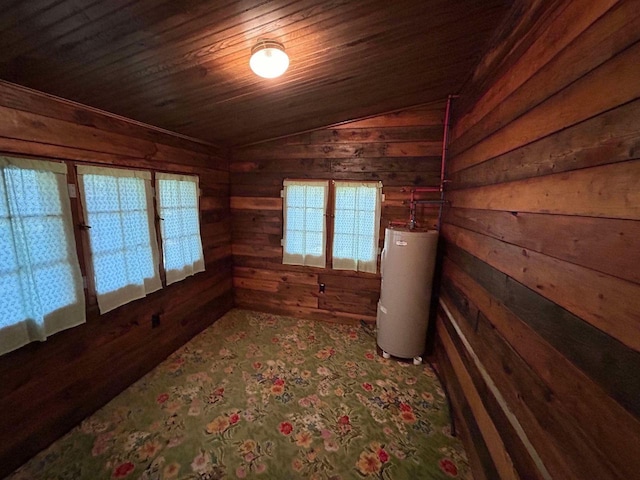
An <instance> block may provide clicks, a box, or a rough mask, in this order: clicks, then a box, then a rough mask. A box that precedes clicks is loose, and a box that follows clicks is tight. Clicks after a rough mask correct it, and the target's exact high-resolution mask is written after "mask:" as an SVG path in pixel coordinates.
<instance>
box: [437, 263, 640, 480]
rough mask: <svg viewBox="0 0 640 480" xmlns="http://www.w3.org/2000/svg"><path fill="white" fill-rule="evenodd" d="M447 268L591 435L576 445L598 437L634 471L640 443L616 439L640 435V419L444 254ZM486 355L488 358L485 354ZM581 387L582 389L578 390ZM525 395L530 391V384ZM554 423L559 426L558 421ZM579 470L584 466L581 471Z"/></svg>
mask: <svg viewBox="0 0 640 480" xmlns="http://www.w3.org/2000/svg"><path fill="white" fill-rule="evenodd" d="M444 272H445V273H444V275H445V282H450V284H451V285H455V288H456V289H459V290H460V292H461V293H462V294H463V295H464V296H466V297H467V298H468V299H470V300H469V301H473V302H474V303H475V304H476V305H477V308H478V309H479V310H481V312H482V313H483V315H484V316H486V318H487V319H488V321H490V322H491V326H492V328H495V329H496V332H497V333H498V334H500V335H501V336H502V337H503V338H504V339H505V341H506V342H507V343H508V344H509V345H510V346H511V348H513V349H514V351H516V352H517V354H518V355H519V356H520V357H522V359H523V360H524V361H525V362H526V363H527V365H529V366H530V367H531V369H532V370H533V371H534V372H535V373H536V375H538V376H539V377H540V378H541V379H542V380H543V381H544V382H545V384H546V385H548V387H549V391H550V392H552V394H551V395H550V396H547V397H545V398H549V399H550V401H552V402H553V401H557V402H560V403H561V404H562V406H563V408H564V411H565V415H566V416H567V417H570V418H572V419H573V421H574V422H575V424H576V425H578V426H579V427H580V428H581V429H583V430H584V432H585V436H586V440H583V441H580V442H579V443H578V444H577V445H575V446H576V447H580V445H581V444H583V443H585V442H590V443H591V444H592V445H593V442H594V441H595V442H597V443H596V444H595V445H594V447H593V448H596V449H599V450H601V451H602V452H604V453H605V454H606V455H607V456H608V457H609V458H610V459H611V460H612V462H613V464H614V465H615V468H616V469H623V470H626V471H627V472H628V473H627V476H628V475H629V473H631V474H632V472H633V471H634V470H636V469H637V463H638V462H639V461H640V460H639V459H640V455H638V452H637V451H635V450H637V449H640V446H637V447H636V448H635V449H620V448H618V445H617V442H618V441H619V440H620V439H621V438H637V437H640V420H639V419H638V418H637V417H635V416H633V415H632V414H631V413H629V412H628V411H627V410H625V409H624V408H623V407H622V406H621V405H620V404H619V403H617V402H616V401H615V400H614V399H612V398H611V397H610V396H609V395H608V394H607V392H605V390H604V389H603V388H602V387H601V386H600V385H599V384H597V383H596V382H594V381H593V380H592V379H591V378H589V376H588V375H587V374H585V372H583V371H581V370H580V369H578V368H577V367H576V366H575V365H574V364H572V363H571V362H570V361H569V360H568V359H567V358H566V357H565V356H564V355H563V354H562V353H561V352H560V351H558V350H557V349H556V348H554V346H552V345H551V344H550V343H548V341H546V340H545V339H544V338H543V337H541V336H540V335H539V334H538V333H537V332H536V331H535V330H533V329H532V328H531V327H530V326H529V325H527V324H526V323H525V322H524V321H523V320H521V319H520V318H518V317H517V316H516V315H515V314H514V313H512V312H511V311H509V310H508V309H507V308H505V306H504V305H503V304H502V303H501V302H500V300H499V299H496V298H495V297H493V296H492V295H491V293H489V292H488V291H487V290H485V289H484V288H483V286H481V285H479V284H478V283H477V282H476V281H475V280H474V279H472V278H471V277H470V276H469V275H468V274H466V273H465V272H464V271H463V270H462V269H461V268H460V267H459V266H458V265H456V264H455V263H453V262H452V261H450V260H445V263H444ZM550 321H555V320H552V319H550ZM461 325H462V324H461ZM489 354H490V352H488V355H489ZM482 358H485V357H484V355H483V356H482ZM576 392H581V394H580V395H576ZM525 395H528V390H527V393H525ZM547 420H549V418H548V413H546V412H545V413H542V414H541V418H540V420H539V421H540V422H541V424H542V425H545V422H546V421H547ZM551 427H554V428H555V425H552V426H551ZM560 433H562V432H560ZM543 437H544V436H543ZM561 450H564V448H562V449H561ZM541 451H542V450H541ZM582 457H583V456H582V455H577V456H570V458H569V459H568V460H567V461H569V462H572V461H573V462H575V461H580V460H581V459H582ZM605 463H608V461H605ZM579 470H580V466H578V470H577V471H579ZM636 471H637V470H636Z"/></svg>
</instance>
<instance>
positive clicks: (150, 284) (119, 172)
mask: <svg viewBox="0 0 640 480" xmlns="http://www.w3.org/2000/svg"><path fill="white" fill-rule="evenodd" d="M75 171H76V182H77V183H76V189H77V195H76V196H77V201H78V203H79V212H81V214H82V215H83V217H82V223H81V224H79V228H81V229H82V230H84V232H85V235H83V240H84V241H83V243H84V247H85V249H84V252H86V253H84V255H83V256H84V258H85V262H86V265H87V266H88V267H89V268H88V269H87V271H86V277H85V278H86V282H87V287H88V286H89V281H91V288H92V292H91V298H92V300H93V299H94V300H95V304H96V306H97V308H98V310H99V312H100V314H105V313H108V312H109V311H111V310H115V309H117V308H119V307H122V306H124V305H127V304H129V303H131V302H132V301H135V300H138V299H140V298H144V297H145V296H147V295H149V294H151V293H153V292H156V291H158V290H161V289H162V288H164V287H165V285H164V283H163V281H162V276H161V274H160V269H161V268H162V262H161V259H160V255H159V245H158V240H157V225H156V221H155V218H156V216H157V213H156V206H155V202H154V192H153V184H152V181H153V172H152V171H150V170H147V169H132V168H126V167H122V168H120V167H115V168H114V167H112V166H108V167H105V166H104V165H100V166H96V165H91V164H76V165H75ZM83 175H98V176H106V177H112V178H137V179H140V180H142V181H144V182H145V184H144V189H145V203H146V210H147V215H146V216H147V225H148V228H149V248H150V250H151V257H152V265H151V266H152V268H153V271H154V275H153V276H152V277H149V278H144V279H143V285H142V286H141V288H138V290H141V292H138V293H134V294H133V296H130V298H129V300H127V301H124V302H121V300H115V298H116V297H118V294H117V293H116V292H120V294H121V295H122V294H123V290H127V291H129V292H131V291H132V290H134V289H135V287H134V286H133V285H134V284H129V285H125V286H124V287H122V288H120V289H118V290H113V291H109V292H105V293H104V294H103V295H102V297H103V304H104V305H102V306H101V305H100V301H99V299H98V292H97V288H96V283H95V278H96V277H95V263H94V259H93V251H92V246H91V231H90V229H91V225H89V224H88V222H87V213H88V212H87V205H86V191H85V186H84V180H83V178H82V177H83ZM152 230H153V231H152Z"/></svg>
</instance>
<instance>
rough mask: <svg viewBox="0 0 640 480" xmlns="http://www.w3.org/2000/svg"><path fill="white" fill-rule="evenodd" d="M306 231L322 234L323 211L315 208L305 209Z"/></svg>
mask: <svg viewBox="0 0 640 480" xmlns="http://www.w3.org/2000/svg"><path fill="white" fill-rule="evenodd" d="M305 218H306V229H305V230H306V231H307V232H322V231H323V230H324V215H323V211H322V210H319V209H317V208H307V209H306V210H305Z"/></svg>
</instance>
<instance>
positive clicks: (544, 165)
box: [447, 100, 640, 190]
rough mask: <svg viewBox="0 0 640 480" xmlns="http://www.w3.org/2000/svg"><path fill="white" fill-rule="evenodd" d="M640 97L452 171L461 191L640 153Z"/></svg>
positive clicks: (453, 186) (455, 186)
mask: <svg viewBox="0 0 640 480" xmlns="http://www.w3.org/2000/svg"><path fill="white" fill-rule="evenodd" d="M638 117H640V100H636V101H633V102H630V103H628V104H626V105H622V106H621V107H618V108H615V109H613V110H609V111H607V112H604V113H602V114H600V115H598V116H596V117H594V118H591V119H590V120H587V121H585V122H582V123H579V124H577V125H574V126H572V127H570V128H567V129H566V130H563V131H561V132H559V133H557V134H555V135H553V136H549V137H545V138H543V139H541V140H537V141H535V142H533V143H530V144H529V145H526V146H525V147H522V148H519V149H517V150H514V151H511V152H508V153H505V154H503V155H499V156H498V157H495V158H492V159H489V160H486V161H484V162H482V163H479V164H477V165H474V166H472V167H469V168H466V169H464V170H460V171H458V172H455V173H453V174H452V175H450V176H449V179H450V183H449V184H448V185H447V187H448V189H451V190H458V189H463V188H470V187H477V186H482V185H489V184H494V183H502V182H511V181H514V180H522V179H525V178H529V177H538V176H541V175H550V174H553V173H559V172H568V171H571V170H576V169H580V168H587V167H595V166H598V165H606V164H608V163H615V162H622V161H626V160H632V159H638V158H640V133H638V127H637V119H638Z"/></svg>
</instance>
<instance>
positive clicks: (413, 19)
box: [0, 0, 512, 147]
mask: <svg viewBox="0 0 640 480" xmlns="http://www.w3.org/2000/svg"><path fill="white" fill-rule="evenodd" d="M511 3H512V2H511V1H509V0H413V1H408V0H372V1H370V0H299V1H291V0H277V1H264V0H262V1H261V0H252V1H248V0H234V1H230V0H220V1H211V0H178V1H176V0H29V1H25V0H0V4H1V12H0V78H2V79H4V80H7V81H10V82H14V83H18V84H21V85H24V86H27V87H30V88H34V89H36V90H40V91H43V92H46V93H49V94H53V95H57V96H60V97H63V98H67V99H70V100H74V101H77V102H81V103H84V104H86V105H90V106H93V107H97V108H100V109H103V110H106V111H109V112H112V113H116V114H119V115H123V116H126V117H129V118H132V119H135V120H138V121H141V122H145V123H148V124H151V125H155V126H158V127H162V128H165V129H168V130H172V131H174V132H178V133H181V134H184V135H188V136H191V137H195V138H199V139H202V140H206V141H209V142H212V143H215V144H218V145H221V146H229V147H230V146H237V145H245V144H249V143H254V142H258V141H262V140H266V139H270V138H276V137H281V136H285V135H290V134H294V133H298V132H302V131H306V130H311V129H314V128H319V127H323V126H326V125H331V124H335V123H339V122H343V121H346V120H351V119H355V118H361V117H365V116H369V115H374V114H378V113H383V112H388V111H392V110H397V109H400V108H404V107H407V106H411V105H418V104H422V103H427V102H431V101H434V100H439V99H442V98H444V97H446V95H447V94H450V93H455V92H457V91H458V90H459V88H460V87H461V85H462V83H463V82H464V81H465V80H466V79H467V78H468V77H469V75H470V74H471V72H472V71H473V68H474V67H475V66H476V64H477V62H478V59H479V57H480V55H481V54H482V53H483V52H484V51H485V49H486V48H487V43H488V41H489V39H490V37H491V34H492V32H494V30H495V29H496V27H497V26H498V25H499V24H500V22H501V21H502V19H503V18H504V16H505V14H506V13H507V11H508V9H509V6H510V4H511ZM262 37H265V38H273V39H276V40H279V41H281V42H283V43H284V45H285V48H286V51H287V53H288V54H289V56H290V59H291V65H290V67H289V70H288V71H287V72H286V73H285V74H284V75H283V76H282V77H280V78H278V79H273V80H265V79H261V78H259V77H257V76H255V75H254V74H253V73H252V72H251V70H250V69H249V66H248V61H249V55H250V50H251V47H252V46H253V45H254V44H255V42H256V41H257V39H258V38H262Z"/></svg>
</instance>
